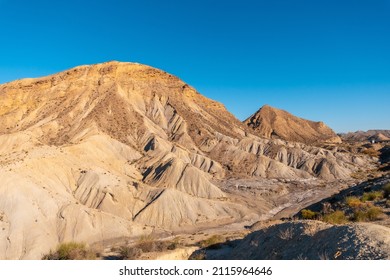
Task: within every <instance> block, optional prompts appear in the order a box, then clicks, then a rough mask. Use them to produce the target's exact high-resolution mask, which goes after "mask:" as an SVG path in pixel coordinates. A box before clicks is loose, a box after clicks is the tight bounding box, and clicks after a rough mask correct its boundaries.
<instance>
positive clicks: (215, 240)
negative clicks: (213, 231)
mask: <svg viewBox="0 0 390 280" xmlns="http://www.w3.org/2000/svg"><path fill="white" fill-rule="evenodd" d="M225 241H226V239H225V237H223V236H221V235H213V236H211V237H209V238H207V239H205V240H202V241H200V242H198V245H199V247H201V248H205V247H210V246H214V247H218V244H220V243H223V242H225Z"/></svg>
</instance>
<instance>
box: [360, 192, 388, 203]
mask: <svg viewBox="0 0 390 280" xmlns="http://www.w3.org/2000/svg"><path fill="white" fill-rule="evenodd" d="M382 198H383V192H380V191H376V192H369V193H364V194H363V196H362V201H363V202H366V201H375V200H378V199H382Z"/></svg>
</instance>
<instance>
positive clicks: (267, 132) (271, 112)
mask: <svg viewBox="0 0 390 280" xmlns="http://www.w3.org/2000/svg"><path fill="white" fill-rule="evenodd" d="M244 123H245V124H246V125H247V126H249V127H250V128H252V129H253V130H254V133H255V134H256V135H258V136H260V137H265V138H272V139H283V140H286V141H294V142H302V143H306V144H319V143H341V139H340V137H338V136H337V134H336V133H335V132H334V131H333V130H332V129H330V128H329V127H328V126H326V125H325V124H324V123H323V122H313V121H309V120H305V119H301V118H298V117H296V116H294V115H292V114H290V113H288V112H286V111H283V110H279V109H276V108H272V107H270V106H268V105H265V106H263V107H262V108H260V110H258V111H257V112H256V113H254V114H253V115H252V116H250V117H249V118H248V119H246V120H245V121H244Z"/></svg>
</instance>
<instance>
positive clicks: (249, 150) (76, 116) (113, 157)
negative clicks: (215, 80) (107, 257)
mask: <svg viewBox="0 0 390 280" xmlns="http://www.w3.org/2000/svg"><path fill="white" fill-rule="evenodd" d="M0 104H2V106H1V107H0V181H1V182H2V183H1V185H0V259H31V258H40V257H41V256H42V254H43V253H47V252H48V251H49V250H50V249H53V248H54V247H55V246H56V245H57V244H58V243H59V242H65V241H82V242H87V243H92V242H96V241H101V240H106V239H112V238H119V237H136V236H139V235H145V234H149V233H150V232H152V231H154V232H156V231H159V230H160V231H166V230H169V231H178V230H183V229H185V228H190V227H207V226H211V225H212V226H216V225H223V224H229V223H233V222H235V221H243V220H245V219H254V218H255V217H257V216H258V215H260V214H262V213H254V212H253V211H252V210H249V209H248V208H247V207H246V205H245V204H243V203H240V202H239V201H236V200H234V199H231V197H230V195H229V194H227V193H225V192H224V191H222V190H221V188H220V184H221V182H223V181H224V180H226V179H227V178H232V177H235V178H259V179H261V178H284V179H310V178H318V179H322V180H335V179H347V178H349V175H350V173H351V172H353V171H354V170H356V169H357V168H359V167H362V166H365V164H366V163H367V162H366V161H365V159H364V158H359V157H356V156H355V155H352V154H348V153H338V152H337V150H332V151H331V150H325V149H321V148H318V147H312V146H307V145H305V144H302V143H296V142H291V143H290V142H286V141H283V140H273V139H267V140H266V139H263V138H260V137H257V136H255V135H253V134H252V133H254V132H253V130H252V129H251V128H250V127H247V126H246V125H244V124H243V123H241V122H240V121H239V120H237V119H236V118H235V117H234V116H233V115H232V114H230V113H229V112H228V111H227V110H226V109H225V107H224V106H223V105H222V104H220V103H218V102H215V101H213V100H210V99H208V98H206V97H204V96H202V95H201V94H199V93H198V92H197V91H196V90H195V89H193V88H192V87H191V86H189V85H188V84H186V83H185V82H183V81H181V80H180V79H178V78H177V77H175V76H172V75H170V74H168V73H166V72H164V71H161V70H158V69H155V68H152V67H149V66H145V65H140V64H136V63H120V62H108V63H103V64H97V65H92V66H80V67H76V68H74V69H70V70H68V71H64V72H61V73H58V74H55V75H52V76H48V77H43V78H38V79H23V80H18V81H14V82H11V83H7V84H3V85H0ZM318 127H320V128H321V127H323V128H322V131H327V129H326V127H324V126H323V125H320V124H318ZM277 133H279V132H277ZM280 135H282V134H280ZM313 135H315V134H313ZM329 135H331V133H329ZM313 137H314V136H313ZM259 203H262V200H259Z"/></svg>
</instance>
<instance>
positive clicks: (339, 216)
mask: <svg viewBox="0 0 390 280" xmlns="http://www.w3.org/2000/svg"><path fill="white" fill-rule="evenodd" d="M322 220H323V221H324V222H326V223H329V224H335V225H337V224H345V223H346V222H348V219H347V217H346V216H345V213H344V212H343V211H341V210H337V211H334V212H333V213H330V214H326V215H324V216H323V217H322Z"/></svg>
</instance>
